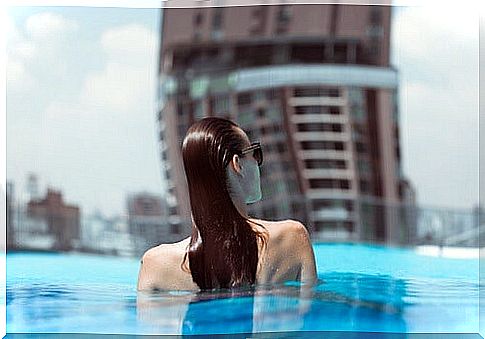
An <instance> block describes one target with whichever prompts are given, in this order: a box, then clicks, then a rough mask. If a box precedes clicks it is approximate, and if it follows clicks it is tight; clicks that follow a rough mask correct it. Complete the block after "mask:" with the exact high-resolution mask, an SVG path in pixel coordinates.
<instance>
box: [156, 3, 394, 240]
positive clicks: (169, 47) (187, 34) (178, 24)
mask: <svg viewBox="0 0 485 339" xmlns="http://www.w3.org/2000/svg"><path fill="white" fill-rule="evenodd" d="M194 4H196V2H194ZM162 16H163V18H162V29H161V32H162V34H161V35H162V36H161V49H160V68H159V69H160V88H159V89H160V107H159V115H158V124H159V132H160V154H161V159H162V164H163V176H164V178H165V179H166V181H167V183H168V196H169V201H170V207H169V212H170V216H171V222H172V223H174V224H180V225H182V227H184V229H185V230H186V234H189V230H190V224H191V218H190V203H189V199H188V189H187V182H186V178H185V173H184V170H183V162H182V158H181V145H182V140H183V138H184V136H185V133H186V131H187V129H188V127H189V126H190V125H191V124H192V123H193V122H195V121H197V120H198V119H200V118H202V117H205V116H222V117H228V118H230V119H232V120H234V121H235V122H237V123H238V124H239V125H240V126H241V127H242V128H243V129H244V130H245V131H246V132H247V134H248V136H249V138H250V140H251V141H256V140H259V141H260V142H261V143H262V146H263V151H264V155H265V162H264V164H263V166H262V167H261V186H262V190H263V200H262V201H261V202H258V203H256V204H253V205H250V206H249V212H250V214H251V215H254V216H257V217H262V218H268V219H273V220H279V219H286V218H290V217H291V218H294V219H298V220H300V221H302V222H303V223H304V224H305V225H306V226H307V227H308V228H309V230H310V231H311V233H312V236H313V237H315V238H319V237H320V238H322V237H327V236H329V234H339V235H340V236H342V237H344V238H346V239H365V238H367V239H371V240H377V241H385V240H389V239H393V238H395V237H397V236H398V235H397V232H398V230H396V228H395V227H394V226H392V225H393V224H392V222H391V221H392V220H393V215H392V213H380V211H376V209H375V208H370V207H372V206H374V205H373V204H374V203H375V202H376V201H378V202H380V203H382V202H384V203H390V204H395V203H399V202H400V201H401V200H402V193H400V192H402V191H403V190H402V189H401V190H400V187H401V186H402V185H401V181H402V179H403V177H402V171H401V164H400V146H399V125H398V102H397V88H398V73H397V71H396V69H394V68H393V67H392V66H391V65H390V62H389V57H390V50H389V46H390V23H391V7H390V6H362V5H333V4H326V5H323V4H322V5H314V4H311V5H310V4H307V5H267V6H263V5H260V6H245V7H241V6H238V7H199V8H197V7H195V8H164V9H163V10H162Z"/></svg>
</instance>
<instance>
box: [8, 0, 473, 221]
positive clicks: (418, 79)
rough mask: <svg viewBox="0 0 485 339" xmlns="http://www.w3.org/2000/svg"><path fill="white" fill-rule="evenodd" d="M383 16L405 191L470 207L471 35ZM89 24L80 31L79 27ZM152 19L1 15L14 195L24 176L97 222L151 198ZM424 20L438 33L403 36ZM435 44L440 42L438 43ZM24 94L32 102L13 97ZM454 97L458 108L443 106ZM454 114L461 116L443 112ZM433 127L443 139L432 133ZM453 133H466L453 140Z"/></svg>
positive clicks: (426, 200)
mask: <svg viewBox="0 0 485 339" xmlns="http://www.w3.org/2000/svg"><path fill="white" fill-rule="evenodd" d="M393 12H397V14H394V16H395V18H394V19H393V27H392V29H391V31H392V34H393V39H392V41H391V44H392V47H391V53H392V55H393V57H392V64H393V65H394V66H396V68H398V70H399V73H400V103H401V106H400V116H401V126H402V128H401V132H402V133H401V145H402V153H403V170H404V173H405V175H406V176H407V177H408V178H409V179H410V180H411V182H412V183H413V185H414V186H415V187H416V190H417V197H418V203H420V204H423V205H434V206H448V207H461V208H465V207H472V206H473V205H474V204H476V203H478V175H476V169H477V168H478V127H477V126H478V117H477V116H475V111H478V105H477V104H476V102H477V100H475V98H476V99H477V98H478V91H477V88H478V82H476V83H475V86H474V82H473V81H471V80H470V79H473V78H472V77H471V76H472V75H474V74H477V72H476V70H477V69H478V61H477V60H475V57H476V59H477V58H478V40H477V39H478V34H476V36H475V35H474V34H473V31H472V29H471V27H470V24H469V23H468V21H472V20H469V19H468V20H466V19H467V18H468V17H467V16H466V15H463V13H462V15H461V16H460V15H458V17H457V19H456V20H457V21H454V23H450V22H448V21H447V20H446V18H445V20H443V19H440V18H436V17H433V18H429V17H427V13H428V14H429V12H426V11H425V10H424V9H421V8H404V9H400V10H397V11H395V8H393ZM411 12H413V13H414V14H413V13H411ZM47 13H50V14H47ZM93 16H94V20H92V22H93V23H92V24H91V26H89V24H88V23H87V22H86V21H84V20H86V19H87V18H88V17H93ZM158 17H159V10H153V9H152V10H146V9H136V10H134V9H95V8H84V9H81V10H80V9H77V10H75V9H62V8H48V9H42V8H35V9H15V10H13V11H12V12H11V15H10V18H11V22H10V26H11V27H12V26H13V27H15V30H14V31H13V33H11V34H9V38H10V42H9V43H10V44H9V48H8V56H9V60H8V82H7V86H8V91H7V98H8V106H7V117H8V119H7V140H8V145H7V179H8V180H14V181H15V183H16V191H17V192H18V190H19V189H23V187H25V177H26V176H27V173H28V172H35V173H37V174H38V175H39V178H40V180H41V186H42V187H45V186H47V185H46V184H50V185H52V186H54V187H57V188H59V189H62V190H63V191H64V192H65V194H66V197H67V199H68V201H71V202H73V203H77V204H79V205H80V206H86V209H87V210H88V211H89V210H94V209H96V208H98V209H100V210H102V211H103V212H105V213H106V214H107V215H109V214H116V213H119V212H121V211H123V210H124V197H125V196H126V195H127V194H128V193H129V192H130V191H140V190H147V191H151V192H154V193H163V191H164V187H163V185H164V183H163V182H162V180H161V174H160V163H159V161H160V159H159V155H158V151H157V135H156V128H155V123H154V122H155V118H156V109H155V104H156V103H155V99H154V98H156V91H155V85H156V66H155V65H156V63H157V54H158V32H159V30H158ZM96 18H97V19H96ZM460 18H461V19H462V20H461V21H460V20H459V19H460ZM477 19H478V17H477ZM430 20H431V22H433V23H434V26H433V27H440V28H441V30H440V29H438V28H436V30H432V31H431V33H430V32H423V31H420V30H419V29H418V28H416V29H414V30H410V29H408V28H407V27H420V25H421V27H423V24H424V23H425V22H427V21H430ZM477 23H478V21H477ZM467 24H468V25H467ZM440 25H441V26H440ZM42 27H43V29H39V28H42ZM11 32H12V31H11ZM29 32H30V33H29ZM477 33H478V31H477ZM69 34H76V36H77V37H79V41H78V44H79V45H80V47H76V46H74V44H72V43H70V42H69V39H68V37H69ZM441 35H446V36H447V37H448V41H446V42H442V41H443V39H442V38H441V39H440V37H441ZM395 37H397V40H395V39H394V38H395ZM12 38H13V40H12ZM122 41H128V42H131V44H130V43H123V42H122ZM433 41H434V42H433ZM134 42H136V43H134ZM430 42H433V43H435V44H436V46H437V47H439V48H435V50H437V53H438V52H439V53H441V54H444V57H442V58H441V59H439V60H440V62H436V61H434V62H433V60H429V59H433V58H430V56H429V53H424V54H423V49H425V48H424V47H426V46H427V45H429V44H430ZM474 42H475V43H474ZM443 45H444V46H445V47H447V46H452V47H453V46H455V48H447V49H443ZM46 46H47V47H46ZM147 46H149V48H147ZM423 46H424V47H423ZM457 46H458V47H462V49H461V50H460V49H459V50H458V51H457V48H456V47H457ZM93 47H95V48H94V49H93ZM396 47H397V48H398V50H396ZM147 50H149V51H150V53H146V51H147ZM60 51H62V53H60ZM86 51H90V53H87V52H86ZM448 51H451V52H449V53H448ZM79 52H82V53H81V55H82V56H83V58H80V57H79V56H78V55H79ZM475 52H476V53H475ZM36 53H41V55H42V58H41V59H39V58H36V57H35V56H36V55H39V54H36ZM450 53H451V54H450ZM453 53H454V54H453ZM474 53H475V55H474ZM147 54H150V55H147ZM431 54H432V53H431ZM449 54H450V55H449ZM63 57H64V59H63ZM54 59H59V60H58V61H57V62H58V64H56V65H58V66H59V67H58V68H57V71H56V72H46V71H51V70H52V69H54V68H45V67H44V69H42V68H41V66H42V65H43V64H45V63H51V62H53V60H54ZM475 61H476V63H475ZM456 62H461V63H462V64H460V65H458V66H460V67H459V68H458V70H459V71H457V72H451V71H450V72H443V70H444V69H447V70H448V69H450V66H453V65H454V64H453V63H456ZM454 66H455V68H457V65H454ZM413 67H414V69H413ZM410 69H411V70H410ZM67 79H70V80H72V81H70V82H67V83H69V86H61V85H58V86H53V84H56V83H57V84H59V81H66V80H67ZM150 84H153V85H152V86H150ZM433 88H438V90H435V91H433ZM79 89H80V90H79ZM101 89H103V90H101ZM79 92H81V94H79ZM147 92H148V93H147ZM443 93H448V94H450V93H453V94H454V95H444V94H443ZM29 94H30V97H31V98H33V100H32V101H33V102H34V103H35V104H32V103H30V102H26V101H25V100H23V98H24V97H25V96H26V95H29ZM458 94H460V95H461V96H462V97H463V100H461V101H458V100H456V99H455V98H456V95H458ZM423 102H426V103H427V107H430V108H429V111H427V113H426V114H427V116H428V118H424V117H422V116H420V114H421V113H420V112H421V110H422V103H423ZM139 103H141V105H140V104H139ZM37 106H38V107H37ZM140 106H143V107H140ZM458 106H459V107H458ZM458 108H459V109H460V111H462V112H463V113H462V116H461V117H460V116H459V115H458V114H456V113H454V112H456V111H457V109H458ZM133 112H137V113H133ZM28 113H30V115H29V114H28ZM86 114H87V115H86ZM120 116H121V118H120ZM80 117H85V119H78V118H80ZM444 117H446V118H444ZM420 119H421V120H420ZM73 122H75V124H73ZM453 124H454V125H455V126H453ZM73 125H74V126H73ZM39 126H40V127H41V128H38V127H39ZM66 127H68V128H66ZM443 129H445V130H448V131H449V135H447V136H445V135H443V134H442V133H440V132H441V130H443ZM39 130H40V131H39ZM110 130H114V131H115V133H112V134H110V133H107V132H109V131H110ZM463 130H468V131H471V133H459V132H460V131H463ZM39 132H40V135H39ZM49 132H50V133H49ZM46 133H47V134H48V135H49V137H45V136H43V135H45V134H46ZM458 136H459V137H458ZM36 140H37V141H38V142H36ZM126 140H128V141H130V142H126ZM9 145H16V147H15V148H14V147H12V146H9ZM441 145H444V147H441ZM440 149H441V152H439V150H440ZM443 149H449V150H451V151H452V153H451V155H448V154H447V153H446V152H443ZM418 150H421V151H420V152H417V151H418ZM79 154H84V155H85V157H86V159H84V160H81V159H79V156H78V155H79ZM93 159H96V161H94V160H93ZM93 164H96V166H94V165H93ZM448 164H449V166H444V165H448ZM124 167H126V168H124ZM74 177H76V178H78V179H73V178H74ZM446 184H449V185H450V188H449V189H445V188H444V185H446Z"/></svg>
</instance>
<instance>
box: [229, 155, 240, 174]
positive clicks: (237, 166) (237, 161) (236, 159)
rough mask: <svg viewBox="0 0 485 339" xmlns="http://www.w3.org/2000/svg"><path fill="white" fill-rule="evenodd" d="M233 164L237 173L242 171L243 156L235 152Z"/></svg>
mask: <svg viewBox="0 0 485 339" xmlns="http://www.w3.org/2000/svg"><path fill="white" fill-rule="evenodd" d="M231 166H232V168H233V169H234V172H236V174H240V173H241V158H240V157H239V155H237V154H234V155H233V156H232V159H231Z"/></svg>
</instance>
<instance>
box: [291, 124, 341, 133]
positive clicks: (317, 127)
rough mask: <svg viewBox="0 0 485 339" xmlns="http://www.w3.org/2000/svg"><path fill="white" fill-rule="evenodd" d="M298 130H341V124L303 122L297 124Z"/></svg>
mask: <svg viewBox="0 0 485 339" xmlns="http://www.w3.org/2000/svg"><path fill="white" fill-rule="evenodd" d="M297 129H298V131H299V132H342V125H341V124H325V123H304V124H298V125H297Z"/></svg>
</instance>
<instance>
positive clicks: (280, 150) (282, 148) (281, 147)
mask: <svg viewBox="0 0 485 339" xmlns="http://www.w3.org/2000/svg"><path fill="white" fill-rule="evenodd" d="M276 149H277V150H278V153H280V154H283V153H285V152H286V145H285V144H283V143H281V142H278V143H277V144H276Z"/></svg>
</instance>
